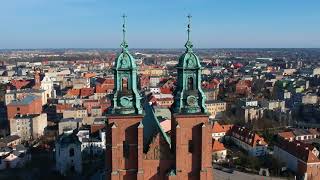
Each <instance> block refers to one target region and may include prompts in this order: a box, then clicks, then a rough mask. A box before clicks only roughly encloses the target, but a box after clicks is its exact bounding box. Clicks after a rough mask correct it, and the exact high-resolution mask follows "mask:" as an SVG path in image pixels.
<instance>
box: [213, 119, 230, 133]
mask: <svg viewBox="0 0 320 180" xmlns="http://www.w3.org/2000/svg"><path fill="white" fill-rule="evenodd" d="M232 126H233V125H232V124H226V125H220V124H219V123H218V122H217V121H215V122H214V124H213V125H212V133H221V132H225V133H227V132H228V131H229V130H230V129H231V128H232Z"/></svg>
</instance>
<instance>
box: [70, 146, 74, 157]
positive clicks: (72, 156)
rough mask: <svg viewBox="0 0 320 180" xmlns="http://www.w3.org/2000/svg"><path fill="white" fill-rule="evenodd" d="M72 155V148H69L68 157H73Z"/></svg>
mask: <svg viewBox="0 0 320 180" xmlns="http://www.w3.org/2000/svg"><path fill="white" fill-rule="evenodd" d="M73 156H74V149H73V148H71V149H70V150H69V157H73Z"/></svg>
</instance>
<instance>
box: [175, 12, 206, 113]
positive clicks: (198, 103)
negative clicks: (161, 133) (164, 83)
mask: <svg viewBox="0 0 320 180" xmlns="http://www.w3.org/2000/svg"><path fill="white" fill-rule="evenodd" d="M187 17H188V20H189V22H188V29H187V32H188V39H187V42H186V44H185V47H186V51H185V53H183V54H182V55H181V56H180V58H179V62H178V64H177V70H178V78H177V87H176V90H175V92H174V103H173V105H172V109H173V112H174V113H186V114H194V113H207V112H208V111H207V108H206V106H205V100H206V97H205V95H204V93H203V91H202V89H201V71H202V67H201V64H200V59H199V58H198V56H197V55H196V54H194V53H193V51H192V48H193V45H192V42H191V40H190V32H191V30H190V29H191V15H188V16H187Z"/></svg>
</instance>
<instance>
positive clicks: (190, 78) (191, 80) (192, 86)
mask: <svg viewBox="0 0 320 180" xmlns="http://www.w3.org/2000/svg"><path fill="white" fill-rule="evenodd" d="M193 88H194V84H193V78H192V77H189V78H188V90H193Z"/></svg>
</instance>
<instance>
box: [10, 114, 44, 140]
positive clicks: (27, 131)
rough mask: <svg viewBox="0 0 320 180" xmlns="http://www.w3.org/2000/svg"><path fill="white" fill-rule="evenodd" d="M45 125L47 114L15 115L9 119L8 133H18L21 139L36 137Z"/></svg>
mask: <svg viewBox="0 0 320 180" xmlns="http://www.w3.org/2000/svg"><path fill="white" fill-rule="evenodd" d="M46 127H47V114H46V113H42V114H28V115H21V114H20V115H17V116H15V117H14V118H12V119H10V134H11V135H18V136H19V137H21V139H22V140H30V139H37V138H39V137H41V136H42V135H43V134H44V129H45V128H46Z"/></svg>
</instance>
